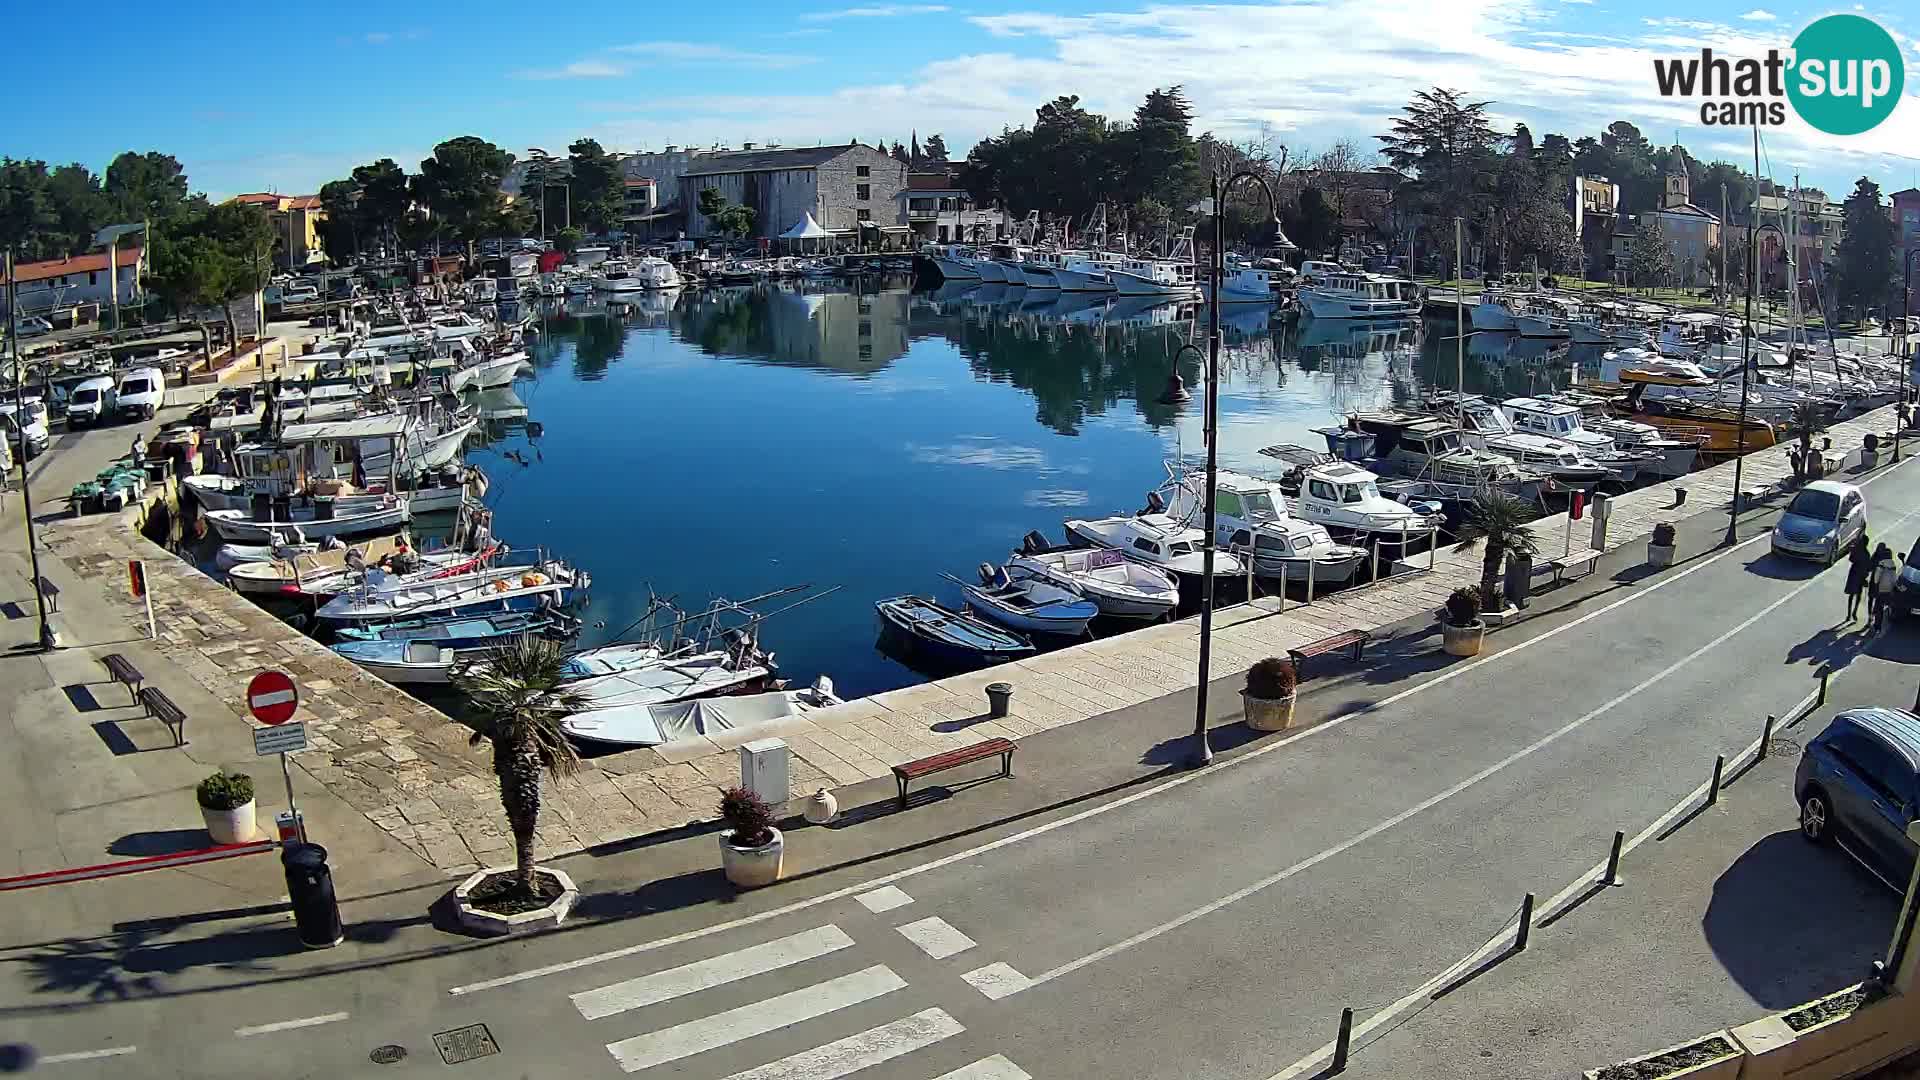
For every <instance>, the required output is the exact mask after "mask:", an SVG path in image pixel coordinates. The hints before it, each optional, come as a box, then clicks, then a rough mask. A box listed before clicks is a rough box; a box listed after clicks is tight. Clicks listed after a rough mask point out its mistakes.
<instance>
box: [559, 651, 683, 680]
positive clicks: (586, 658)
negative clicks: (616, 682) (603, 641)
mask: <svg viewBox="0 0 1920 1080" xmlns="http://www.w3.org/2000/svg"><path fill="white" fill-rule="evenodd" d="M659 660H660V646H658V645H655V644H654V643H653V642H651V641H621V642H615V643H613V644H611V645H600V646H597V647H595V648H591V649H581V650H580V651H578V652H575V653H572V654H570V655H568V657H567V662H566V665H565V669H564V670H565V674H564V675H563V678H565V679H567V680H568V681H570V682H571V681H576V680H579V679H593V678H598V677H599V676H601V675H618V674H619V673H620V672H623V671H632V670H634V669H635V668H640V667H645V666H647V665H649V664H655V663H658V662H659Z"/></svg>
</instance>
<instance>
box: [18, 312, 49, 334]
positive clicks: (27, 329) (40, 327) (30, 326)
mask: <svg viewBox="0 0 1920 1080" xmlns="http://www.w3.org/2000/svg"><path fill="white" fill-rule="evenodd" d="M51 333H53V324H52V323H50V322H48V321H47V320H45V319H43V318H41V317H40V316H38V315H22V316H21V317H20V336H21V337H23V338H25V337H39V336H41V335H42V334H51Z"/></svg>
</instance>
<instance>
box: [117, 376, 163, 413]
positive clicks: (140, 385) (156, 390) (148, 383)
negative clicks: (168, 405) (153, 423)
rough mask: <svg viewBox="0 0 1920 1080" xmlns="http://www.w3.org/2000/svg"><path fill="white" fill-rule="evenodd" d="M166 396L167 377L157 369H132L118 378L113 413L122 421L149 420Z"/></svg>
mask: <svg viewBox="0 0 1920 1080" xmlns="http://www.w3.org/2000/svg"><path fill="white" fill-rule="evenodd" d="M166 396H167V377H166V375H165V374H164V373H162V372H161V370H160V369H159V368H157V367H138V368H133V369H131V370H129V371H127V372H126V373H124V374H122V375H121V376H120V388H119V389H118V390H117V391H115V393H114V403H113V409H114V412H115V413H117V414H118V415H120V416H121V417H122V418H124V419H128V420H133V419H143V420H150V419H152V418H153V414H154V413H156V412H159V411H160V406H161V404H162V402H163V401H164V399H165V398H166Z"/></svg>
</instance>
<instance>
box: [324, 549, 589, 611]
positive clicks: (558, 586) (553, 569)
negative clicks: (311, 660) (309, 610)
mask: <svg viewBox="0 0 1920 1080" xmlns="http://www.w3.org/2000/svg"><path fill="white" fill-rule="evenodd" d="M588 584H589V579H588V577H587V574H586V573H585V572H584V571H580V570H575V569H573V568H572V567H570V566H568V565H566V564H565V563H562V562H559V561H558V560H552V559H550V560H548V561H546V562H544V563H541V564H539V565H538V566H496V567H492V568H489V569H485V570H480V571H477V572H475V573H471V574H460V575H458V576H455V577H446V578H436V579H433V580H428V581H411V582H405V581H401V580H399V579H397V578H396V577H395V576H394V575H391V574H387V573H385V572H383V571H381V570H378V569H369V570H368V571H367V575H366V581H365V583H363V584H361V585H360V586H358V587H356V588H353V589H349V590H348V591H346V592H343V593H341V594H340V595H338V596H335V597H334V598H333V599H332V600H329V601H327V602H326V603H325V604H323V605H321V607H320V610H319V611H318V612H317V613H316V614H317V615H318V617H319V618H320V619H321V620H322V621H325V622H332V623H351V622H387V621H391V620H394V619H419V618H425V617H427V616H429V615H484V614H490V613H493V612H504V611H535V610H540V609H541V608H546V607H561V606H564V605H565V604H566V603H567V602H568V600H569V599H570V598H571V595H572V593H573V592H574V590H576V589H579V590H584V589H586V588H587V587H588Z"/></svg>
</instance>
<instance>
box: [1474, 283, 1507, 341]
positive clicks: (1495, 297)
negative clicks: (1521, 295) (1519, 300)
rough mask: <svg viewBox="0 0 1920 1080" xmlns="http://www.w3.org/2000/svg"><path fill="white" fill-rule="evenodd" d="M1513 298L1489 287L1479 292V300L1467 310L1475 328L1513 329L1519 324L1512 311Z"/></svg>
mask: <svg viewBox="0 0 1920 1080" xmlns="http://www.w3.org/2000/svg"><path fill="white" fill-rule="evenodd" d="M1514 307H1515V301H1514V298H1513V297H1511V296H1509V295H1508V294H1506V293H1501V292H1495V291H1493V290H1491V289H1489V290H1487V291H1486V292H1483V293H1481V294H1480V302H1479V303H1477V304H1475V305H1473V307H1471V308H1469V309H1468V311H1467V314H1468V318H1469V319H1470V321H1471V322H1472V323H1473V328H1474V329H1475V330H1493V331H1515V330H1518V329H1520V324H1519V321H1518V318H1517V316H1516V315H1515V312H1514Z"/></svg>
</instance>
